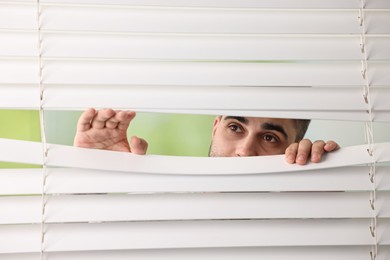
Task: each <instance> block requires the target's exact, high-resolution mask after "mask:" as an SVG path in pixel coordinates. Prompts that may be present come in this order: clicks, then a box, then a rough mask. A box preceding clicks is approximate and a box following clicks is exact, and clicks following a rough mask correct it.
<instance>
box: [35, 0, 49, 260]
mask: <svg viewBox="0 0 390 260" xmlns="http://www.w3.org/2000/svg"><path fill="white" fill-rule="evenodd" d="M41 11H42V10H41V4H40V0H37V25H38V30H37V31H38V63H39V72H38V73H39V93H40V95H39V122H40V128H41V142H42V157H43V163H42V207H41V208H42V212H41V252H40V253H41V260H44V259H45V254H44V252H45V209H46V196H45V190H46V179H47V168H46V161H47V152H48V149H47V142H46V131H45V115H44V110H43V101H44V87H43V60H42V34H41V13H42V12H41Z"/></svg>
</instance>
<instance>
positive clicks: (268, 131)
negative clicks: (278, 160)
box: [209, 116, 297, 157]
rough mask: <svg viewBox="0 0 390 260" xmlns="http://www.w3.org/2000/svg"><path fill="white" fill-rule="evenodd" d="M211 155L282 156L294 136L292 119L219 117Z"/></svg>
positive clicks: (215, 124)
mask: <svg viewBox="0 0 390 260" xmlns="http://www.w3.org/2000/svg"><path fill="white" fill-rule="evenodd" d="M212 135H213V136H212V143H211V147H210V154H209V155H210V156H213V157H233V156H259V155H276V154H284V152H285V150H286V148H287V147H288V146H289V145H290V144H291V143H293V142H294V141H295V137H296V135H297V133H296V129H295V123H294V121H293V120H292V119H277V118H257V117H236V116H219V117H217V118H216V119H215V121H214V126H213V133H212Z"/></svg>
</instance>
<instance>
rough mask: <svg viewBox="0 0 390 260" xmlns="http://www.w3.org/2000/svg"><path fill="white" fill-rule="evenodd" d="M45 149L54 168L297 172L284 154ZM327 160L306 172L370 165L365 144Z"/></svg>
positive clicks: (382, 157) (383, 149) (384, 147)
mask: <svg viewBox="0 0 390 260" xmlns="http://www.w3.org/2000/svg"><path fill="white" fill-rule="evenodd" d="M376 147H377V149H381V153H378V156H380V157H379V159H380V160H379V161H390V158H389V156H390V153H388V149H389V143H382V144H377V145H376ZM48 148H49V153H48V157H47V161H46V162H47V165H48V166H57V167H58V166H59V167H79V168H87V169H88V168H89V169H100V170H116V171H130V172H149V173H162V174H216V175H218V174H244V173H248V174H249V173H252V174H253V173H266V172H275V171H276V172H277V171H297V170H301V168H300V166H299V165H289V164H286V163H285V161H284V155H275V156H273V157H262V156H257V157H241V158H227V157H219V158H211V157H208V158H201V157H182V159H181V160H177V159H178V158H177V157H175V156H155V155H146V156H137V155H134V154H129V153H120V152H111V151H103V150H94V149H84V148H77V147H70V146H60V145H49V146H48ZM386 154H387V155H386ZM345 157H347V158H345ZM327 160H328V163H327V164H326V165H325V164H308V165H306V170H310V169H321V168H328V167H340V166H345V165H357V164H364V163H372V162H373V161H374V158H373V157H371V156H369V154H368V153H367V147H366V145H361V146H352V147H346V148H343V149H340V150H338V151H336V152H333V153H330V154H328V155H327ZM379 161H378V162H379ZM189 165H191V167H189ZM210 169H212V171H211V170H210Z"/></svg>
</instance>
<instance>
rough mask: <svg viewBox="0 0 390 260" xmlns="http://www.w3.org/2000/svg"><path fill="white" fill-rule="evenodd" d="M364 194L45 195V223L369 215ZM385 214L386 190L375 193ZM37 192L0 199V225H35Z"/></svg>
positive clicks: (38, 202)
mask: <svg viewBox="0 0 390 260" xmlns="http://www.w3.org/2000/svg"><path fill="white" fill-rule="evenodd" d="M370 195H371V194H370V193H369V192H361V193H344V192H340V193H329V192H328V193H320V192H312V193H307V192H306V193H264V194H262V193H246V194H231V193H226V194H225V193H219V194H211V193H208V194H146V195H145V194H144V195H137V194H131V195H121V194H118V195H63V196H47V197H46V203H47V205H46V208H45V211H46V212H45V216H46V217H45V223H64V222H65V223H67V222H107V221H108V222H111V221H160V220H208V219H230V220H231V219H297V218H300V219H306V218H311V219H313V218H331V219H334V218H372V217H374V213H373V211H372V209H371V207H370V204H369V203H368V201H369V200H370ZM377 200H378V202H377V205H379V206H378V209H379V211H380V213H379V216H378V217H380V218H383V217H390V207H389V206H387V204H388V203H389V201H390V194H389V193H388V192H380V193H378V194H377ZM41 203H42V198H41V197H40V196H17V197H2V198H0V207H1V208H2V212H3V214H2V216H0V224H18V223H19V224H20V223H39V222H40V221H41V207H42V205H41Z"/></svg>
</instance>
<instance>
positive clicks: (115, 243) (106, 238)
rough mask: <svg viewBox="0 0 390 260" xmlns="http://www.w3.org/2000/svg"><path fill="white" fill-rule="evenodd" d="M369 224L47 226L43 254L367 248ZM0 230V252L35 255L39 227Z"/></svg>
mask: <svg viewBox="0 0 390 260" xmlns="http://www.w3.org/2000/svg"><path fill="white" fill-rule="evenodd" d="M370 223H371V220H370V219H336V220H334V219H333V220H332V219H318V220H317V219H305V220H231V221H226V220H222V221H218V220H214V221H158V222H127V223H89V224H80V223H75V224H47V225H46V226H45V238H46V243H45V252H58V251H83V250H123V249H158V248H199V247H208V248H213V247H249V246H251V247H254V246H336V245H337V246H352V245H356V246H368V245H372V244H374V243H375V242H374V239H373V238H372V237H371V234H370V232H369V231H367V228H368V227H369V226H370ZM389 228H390V219H378V224H377V235H378V241H379V245H389V244H390V233H389V232H386V230H388V229H389ZM0 231H1V233H2V234H3V236H1V237H0V252H3V253H18V252H19V253H21V252H39V251H40V235H39V234H40V231H41V230H40V225H7V226H0ZM7 238H8V239H7ZM151 238H153V239H151ZM178 238H180V239H178ZM15 240H18V241H15Z"/></svg>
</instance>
